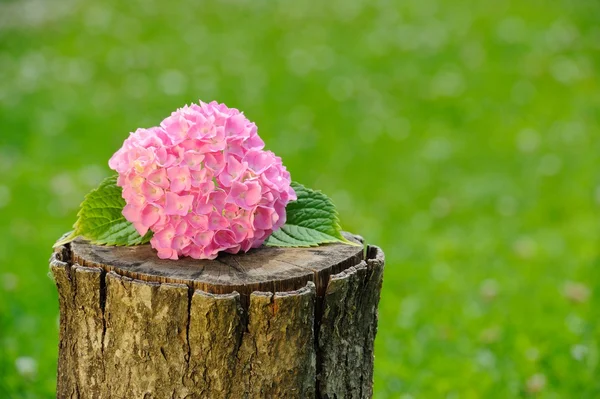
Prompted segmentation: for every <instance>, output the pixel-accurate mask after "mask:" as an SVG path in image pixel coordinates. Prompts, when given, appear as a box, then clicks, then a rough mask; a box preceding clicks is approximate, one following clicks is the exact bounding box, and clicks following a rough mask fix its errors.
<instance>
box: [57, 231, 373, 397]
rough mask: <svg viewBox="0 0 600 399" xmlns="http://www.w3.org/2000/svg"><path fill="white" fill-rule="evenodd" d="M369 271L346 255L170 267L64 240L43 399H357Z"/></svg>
mask: <svg viewBox="0 0 600 399" xmlns="http://www.w3.org/2000/svg"><path fill="white" fill-rule="evenodd" d="M347 237H348V238H350V239H351V240H353V241H355V242H357V243H360V242H362V240H361V239H360V237H357V236H351V235H347ZM383 263H384V261H383V253H382V252H381V250H380V249H378V248H377V247H367V248H366V251H365V248H363V247H362V246H352V245H347V244H330V245H324V246H320V247H316V248H259V249H257V250H252V251H250V252H249V253H247V254H239V255H229V254H225V255H220V256H219V257H218V258H217V259H216V260H212V261H209V260H202V261H200V260H194V259H189V258H184V259H181V260H177V261H171V260H160V259H158V258H157V257H156V254H155V252H154V251H153V250H152V249H151V248H150V246H148V245H142V246H138V247H102V246H95V245H91V244H89V243H87V242H85V241H82V240H77V241H75V242H73V243H71V244H70V245H67V246H64V247H60V248H58V249H57V251H56V252H55V253H54V255H53V257H52V259H51V265H50V266H51V269H52V272H53V274H54V277H55V281H56V285H57V288H58V291H59V304H60V344H59V364H58V388H57V397H59V398H111V397H112V398H121V397H122V398H278V397H281V398H315V397H317V398H368V397H371V396H372V389H373V388H372V386H373V343H374V338H375V333H376V328H377V304H378V301H379V294H380V290H381V283H382V275H383Z"/></svg>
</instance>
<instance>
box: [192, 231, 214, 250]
mask: <svg viewBox="0 0 600 399" xmlns="http://www.w3.org/2000/svg"><path fill="white" fill-rule="evenodd" d="M214 235H215V232H214V231H212V230H207V231H199V232H198V233H197V234H196V235H195V236H194V243H196V245H199V246H202V247H204V246H206V245H208V244H210V242H211V241H212V239H213V236H214Z"/></svg>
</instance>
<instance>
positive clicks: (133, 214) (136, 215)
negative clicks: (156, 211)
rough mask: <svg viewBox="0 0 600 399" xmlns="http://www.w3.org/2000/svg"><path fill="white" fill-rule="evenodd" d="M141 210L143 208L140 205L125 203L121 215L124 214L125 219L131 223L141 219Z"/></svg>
mask: <svg viewBox="0 0 600 399" xmlns="http://www.w3.org/2000/svg"><path fill="white" fill-rule="evenodd" d="M142 210H143V207H142V206H136V205H131V204H127V205H125V207H123V211H122V214H123V216H125V219H127V220H128V221H130V222H131V223H133V222H141V221H142Z"/></svg>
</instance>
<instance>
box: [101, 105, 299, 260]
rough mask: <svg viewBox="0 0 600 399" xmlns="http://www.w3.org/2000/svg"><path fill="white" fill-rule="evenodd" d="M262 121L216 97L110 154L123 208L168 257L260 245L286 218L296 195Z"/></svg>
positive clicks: (209, 255) (134, 137)
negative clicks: (260, 129)
mask: <svg viewBox="0 0 600 399" xmlns="http://www.w3.org/2000/svg"><path fill="white" fill-rule="evenodd" d="M264 146H265V144H264V142H263V141H262V140H261V138H260V137H259V136H258V133H257V129H256V125H255V124H254V123H252V122H250V121H249V120H248V119H247V118H246V117H245V116H244V114H242V113H241V112H239V111H238V110H237V109H233V108H227V107H226V106H225V105H224V104H218V103H217V102H214V101H213V102H211V103H210V104H206V103H203V102H200V105H196V104H192V105H190V106H187V105H186V106H185V107H183V108H180V109H178V110H177V111H175V112H173V113H172V114H171V116H169V117H168V118H166V119H165V120H163V121H162V122H161V124H160V126H158V127H152V128H150V129H138V130H136V131H135V132H134V133H132V134H131V135H130V136H129V137H128V138H127V139H126V140H125V142H124V143H123V147H122V148H120V149H119V150H118V151H117V152H116V153H115V154H114V155H113V156H112V158H111V159H110V161H109V163H108V164H109V166H110V167H111V168H112V169H114V170H116V171H117V172H118V173H119V178H118V180H117V184H118V185H119V186H120V187H122V188H123V198H124V199H125V202H126V204H127V205H126V206H125V208H124V209H123V215H124V216H125V218H126V219H127V220H129V221H130V222H131V223H133V225H134V226H135V228H136V230H137V231H138V232H139V233H140V234H141V235H144V234H146V233H147V232H148V230H151V231H152V232H153V233H154V234H153V237H152V239H151V240H150V244H151V245H152V247H153V248H155V249H156V250H157V252H158V256H159V257H160V258H163V259H178V257H180V256H191V257H193V258H196V259H214V258H216V257H217V254H218V253H219V252H220V251H227V252H230V253H237V252H239V251H248V250H249V249H250V248H257V247H259V246H260V245H261V244H262V243H263V242H264V241H265V239H266V238H267V237H268V236H269V235H270V234H271V233H272V232H273V230H276V229H278V228H279V227H281V226H282V225H283V224H284V223H285V206H286V205H287V203H288V202H289V201H292V200H295V199H296V193H295V192H294V190H293V189H292V188H291V187H290V174H289V172H288V171H287V170H286V168H285V166H283V164H282V163H281V158H279V157H277V156H275V154H273V153H272V152H271V151H265V150H264V149H263V148H264Z"/></svg>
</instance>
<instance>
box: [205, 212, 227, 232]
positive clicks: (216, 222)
mask: <svg viewBox="0 0 600 399" xmlns="http://www.w3.org/2000/svg"><path fill="white" fill-rule="evenodd" d="M227 226H229V222H228V221H227V219H226V218H225V217H224V216H222V215H220V214H219V213H217V212H212V213H211V214H210V216H209V217H208V228H209V229H211V230H219V229H224V228H226V227H227Z"/></svg>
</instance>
